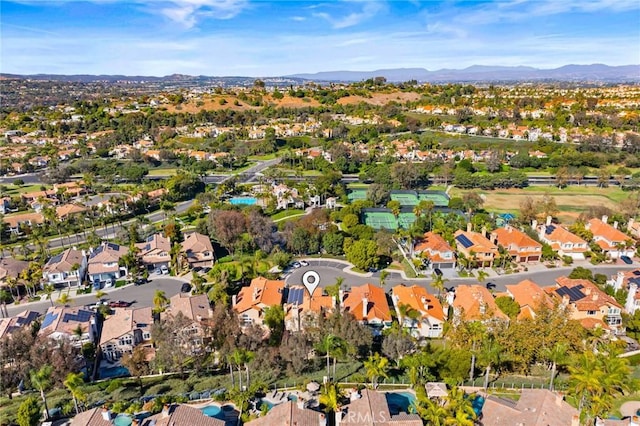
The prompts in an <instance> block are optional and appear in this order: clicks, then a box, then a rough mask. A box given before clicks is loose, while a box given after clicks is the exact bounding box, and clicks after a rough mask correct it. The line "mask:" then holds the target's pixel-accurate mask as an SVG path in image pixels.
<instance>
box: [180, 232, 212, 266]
mask: <svg viewBox="0 0 640 426" xmlns="http://www.w3.org/2000/svg"><path fill="white" fill-rule="evenodd" d="M182 252H183V253H185V254H186V255H187V260H188V261H189V262H200V261H204V260H213V257H214V254H213V245H212V244H211V239H210V238H209V237H208V236H206V235H202V234H199V233H197V232H193V233H191V234H189V235H187V236H186V238H185V239H184V241H183V242H182ZM205 253H207V254H208V255H205Z"/></svg>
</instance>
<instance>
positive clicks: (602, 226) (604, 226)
mask: <svg viewBox="0 0 640 426" xmlns="http://www.w3.org/2000/svg"><path fill="white" fill-rule="evenodd" d="M608 219H609V218H608V217H607V216H602V220H600V219H591V220H590V221H588V222H587V223H586V225H585V228H586V229H587V230H589V231H591V233H592V234H593V241H595V243H596V244H598V245H599V246H600V248H601V249H602V251H603V252H604V254H605V255H608V256H609V257H610V258H611V259H619V258H620V256H629V257H633V255H634V254H635V251H636V250H635V245H634V244H633V240H632V239H631V238H630V237H629V236H628V235H627V234H625V233H624V232H622V231H620V230H619V229H618V222H614V224H613V226H611V225H609V224H608V223H607V220H608Z"/></svg>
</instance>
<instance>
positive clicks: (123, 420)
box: [113, 414, 133, 426]
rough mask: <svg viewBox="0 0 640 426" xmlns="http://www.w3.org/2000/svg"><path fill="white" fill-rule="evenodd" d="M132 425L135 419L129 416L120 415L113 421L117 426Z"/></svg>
mask: <svg viewBox="0 0 640 426" xmlns="http://www.w3.org/2000/svg"><path fill="white" fill-rule="evenodd" d="M131 423H133V419H131V416H129V415H127V414H118V415H117V416H116V418H115V419H113V424H114V425H115V426H131Z"/></svg>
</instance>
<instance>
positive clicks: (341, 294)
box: [338, 289, 344, 309]
mask: <svg viewBox="0 0 640 426" xmlns="http://www.w3.org/2000/svg"><path fill="white" fill-rule="evenodd" d="M338 307H339V308H340V309H342V308H344V290H342V289H340V290H338Z"/></svg>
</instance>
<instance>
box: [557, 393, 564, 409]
mask: <svg viewBox="0 0 640 426" xmlns="http://www.w3.org/2000/svg"><path fill="white" fill-rule="evenodd" d="M562 401H564V394H563V393H562V392H558V393H557V394H556V405H557V406H558V407H560V406H562Z"/></svg>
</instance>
